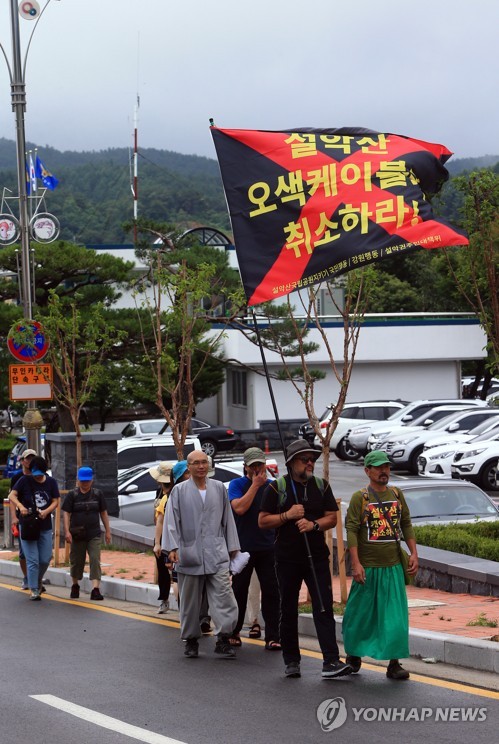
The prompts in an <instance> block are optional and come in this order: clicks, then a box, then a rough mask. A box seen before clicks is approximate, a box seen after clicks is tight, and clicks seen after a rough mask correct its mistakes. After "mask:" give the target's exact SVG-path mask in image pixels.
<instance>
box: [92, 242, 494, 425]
mask: <svg viewBox="0 0 499 744" xmlns="http://www.w3.org/2000/svg"><path fill="white" fill-rule="evenodd" d="M199 231H200V232H201V231H206V234H204V233H203V236H204V238H205V240H206V244H208V245H219V246H220V247H221V248H222V249H225V250H229V251H230V262H231V265H236V261H235V251H234V249H233V246H232V245H231V244H230V242H229V241H228V239H227V238H225V236H223V235H221V234H220V233H218V232H217V231H214V230H210V229H209V228H199ZM219 236H220V240H218V239H217V238H218V237H219ZM92 247H93V248H95V249H98V250H99V251H106V252H108V251H109V252H112V253H113V255H117V256H119V257H120V258H123V259H125V260H128V261H131V260H134V261H135V262H136V267H137V268H136V271H137V275H140V274H143V273H144V272H145V270H146V267H145V266H144V265H140V263H138V262H137V260H136V258H135V253H134V249H133V246H132V245H130V246H113V247H108V246H105V247H104V246H103V247H102V248H100V247H98V246H92ZM133 306H134V300H133V298H132V296H131V295H130V294H127V293H125V294H124V295H123V297H122V298H121V300H120V301H119V302H118V303H117V305H116V307H133ZM321 309H322V311H323V312H324V313H331V307H330V306H328V305H327V303H326V302H325V301H324V303H323V307H322V308H321ZM322 326H323V328H326V330H327V335H328V340H329V343H330V345H331V347H332V348H333V350H336V357H337V361H339V360H342V354H343V327H342V322H341V319H339V318H338V317H336V318H335V317H334V316H333V315H326V316H325V317H324V318H323V320H322ZM308 340H310V341H316V342H317V343H318V344H319V350H318V351H316V352H313V353H311V354H310V355H309V357H308V364H309V365H310V367H311V368H313V369H317V370H321V371H323V372H324V373H325V375H326V376H325V379H323V380H320V381H318V382H317V383H316V385H315V412H316V414H317V415H319V416H320V415H321V414H322V413H323V411H324V410H325V408H326V406H328V405H329V404H330V403H332V402H334V401H335V400H336V399H337V397H338V392H339V385H338V383H337V381H336V378H335V377H334V375H333V373H332V370H331V367H330V363H329V360H328V357H327V354H326V352H325V350H324V349H323V348H322V346H321V340H320V338H319V333H318V331H317V330H316V329H312V330H311V332H310V334H309V336H308ZM485 344H486V336H485V333H484V331H483V329H482V328H481V326H480V325H479V322H478V320H477V319H476V318H475V317H474V316H473V315H472V314H467V313H414V314H389V315H367V316H366V317H365V321H364V323H363V326H362V328H361V331H360V336H359V343H358V347H357V353H356V359H355V364H354V369H353V373H352V378H351V382H350V387H349V391H348V400H349V401H362V400H376V399H393V398H401V399H403V400H416V399H418V398H440V397H446V398H448V397H457V398H458V397H460V395H461V362H462V361H465V360H473V359H480V358H483V357H485V356H486V353H485ZM223 347H224V353H225V357H226V358H228V359H234V360H237V362H238V363H239V365H241V366H239V365H238V364H237V363H234V364H231V365H230V366H229V368H228V371H227V379H226V382H225V384H224V385H223V387H222V389H221V390H220V392H219V393H218V394H217V395H215V396H213V397H212V398H209V399H207V400H205V401H202V402H201V403H200V404H199V405H198V407H197V411H196V412H197V415H198V416H199V417H201V418H206V419H207V420H209V421H212V422H214V423H216V422H218V423H224V424H229V425H230V426H232V427H233V428H235V429H254V428H258V425H259V423H258V422H259V421H261V420H266V419H272V418H273V417H274V414H273V410H272V405H271V398H270V394H269V391H268V386H267V380H266V378H265V375H264V374H263V365H262V359H261V355H260V351H259V349H258V347H257V346H255V345H254V344H252V343H251V342H250V341H248V340H247V339H246V338H245V337H244V336H243V334H242V333H240V332H239V331H238V330H236V329H229V330H227V331H226V332H225V334H224V338H223ZM265 357H266V361H267V365H268V367H269V370H270V372H271V373H272V372H276V371H277V370H278V369H280V368H281V367H282V364H281V361H280V359H279V357H278V356H277V354H275V353H271V352H266V353H265ZM293 361H294V362H295V366H296V363H298V362H299V360H298V359H295V360H292V359H289V362H290V363H291V364H292V363H293ZM248 368H250V369H248ZM272 386H273V391H274V397H275V400H276V404H277V408H278V411H279V417H280V418H282V419H300V418H301V419H304V418H306V417H307V416H306V413H305V409H304V406H303V404H302V402H301V400H300V398H299V396H298V394H297V393H296V391H295V390H294V388H293V385H292V384H291V383H290V382H279V381H275V380H273V382H272Z"/></svg>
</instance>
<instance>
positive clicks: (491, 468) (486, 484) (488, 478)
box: [478, 460, 499, 491]
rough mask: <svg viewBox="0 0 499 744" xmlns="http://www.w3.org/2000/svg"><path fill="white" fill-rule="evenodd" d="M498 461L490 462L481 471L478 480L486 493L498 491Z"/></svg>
mask: <svg viewBox="0 0 499 744" xmlns="http://www.w3.org/2000/svg"><path fill="white" fill-rule="evenodd" d="M496 474H497V460H489V462H486V463H485V465H483V466H482V467H481V469H480V473H479V475H478V480H479V481H480V486H481V487H482V488H483V490H484V491H497V490H499V485H497V483H496Z"/></svg>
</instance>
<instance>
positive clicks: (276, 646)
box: [265, 641, 281, 651]
mask: <svg viewBox="0 0 499 744" xmlns="http://www.w3.org/2000/svg"><path fill="white" fill-rule="evenodd" d="M265 648H266V649H267V651H280V650H281V644H280V643H279V641H267V643H266V644H265Z"/></svg>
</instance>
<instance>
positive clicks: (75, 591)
mask: <svg viewBox="0 0 499 744" xmlns="http://www.w3.org/2000/svg"><path fill="white" fill-rule="evenodd" d="M69 596H70V598H71V599H79V597H80V587H79V585H78V584H73V585H72V586H71V594H70V595H69Z"/></svg>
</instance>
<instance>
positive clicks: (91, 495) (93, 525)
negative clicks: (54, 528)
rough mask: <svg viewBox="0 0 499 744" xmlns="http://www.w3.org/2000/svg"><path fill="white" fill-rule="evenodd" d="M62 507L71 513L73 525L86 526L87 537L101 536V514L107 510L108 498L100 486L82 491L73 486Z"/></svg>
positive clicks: (70, 521)
mask: <svg viewBox="0 0 499 744" xmlns="http://www.w3.org/2000/svg"><path fill="white" fill-rule="evenodd" d="M62 509H63V511H65V512H68V513H69V514H71V519H70V520H69V524H70V526H71V527H85V538H86V539H87V540H91V539H92V538H93V537H100V514H101V512H104V511H107V506H106V499H105V498H104V494H103V493H102V491H100V490H99V489H98V488H91V489H90V491H88V492H87V493H82V492H81V491H80V489H79V488H73V490H72V491H69V492H68V493H67V494H66V498H65V499H64V503H63V505H62Z"/></svg>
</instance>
